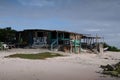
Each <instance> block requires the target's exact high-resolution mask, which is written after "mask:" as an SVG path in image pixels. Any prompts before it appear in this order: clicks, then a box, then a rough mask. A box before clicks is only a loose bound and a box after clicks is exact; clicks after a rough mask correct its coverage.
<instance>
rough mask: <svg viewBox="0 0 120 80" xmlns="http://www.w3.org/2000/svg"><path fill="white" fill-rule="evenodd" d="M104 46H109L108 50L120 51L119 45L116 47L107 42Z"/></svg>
mask: <svg viewBox="0 0 120 80" xmlns="http://www.w3.org/2000/svg"><path fill="white" fill-rule="evenodd" d="M104 47H105V48H106V47H108V51H117V52H119V51H120V49H118V48H117V47H115V46H110V45H108V44H107V43H104Z"/></svg>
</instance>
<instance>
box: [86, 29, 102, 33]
mask: <svg viewBox="0 0 120 80" xmlns="http://www.w3.org/2000/svg"><path fill="white" fill-rule="evenodd" d="M85 31H88V32H98V31H101V29H85Z"/></svg>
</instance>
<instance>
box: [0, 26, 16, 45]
mask: <svg viewBox="0 0 120 80" xmlns="http://www.w3.org/2000/svg"><path fill="white" fill-rule="evenodd" d="M15 35H16V31H15V30H13V29H11V27H6V28H0V42H5V43H8V42H11V43H14V42H15Z"/></svg>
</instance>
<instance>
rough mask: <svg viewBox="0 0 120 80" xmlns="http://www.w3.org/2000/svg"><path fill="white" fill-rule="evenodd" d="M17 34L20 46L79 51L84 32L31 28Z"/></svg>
mask: <svg viewBox="0 0 120 80" xmlns="http://www.w3.org/2000/svg"><path fill="white" fill-rule="evenodd" d="M16 36H17V37H16V38H17V42H18V46H20V47H25V46H29V47H33V48H39V47H45V48H49V49H51V50H61V51H65V52H75V53H79V52H80V49H81V39H82V37H83V34H79V33H74V32H68V31H60V30H43V29H31V30H24V31H19V32H17V34H16Z"/></svg>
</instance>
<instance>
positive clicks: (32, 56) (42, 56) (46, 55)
mask: <svg viewBox="0 0 120 80" xmlns="http://www.w3.org/2000/svg"><path fill="white" fill-rule="evenodd" d="M58 56H63V55H61V54H58V53H50V52H43V53H38V54H13V55H9V56H6V58H8V57H9V58H23V59H46V58H53V57H58Z"/></svg>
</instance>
